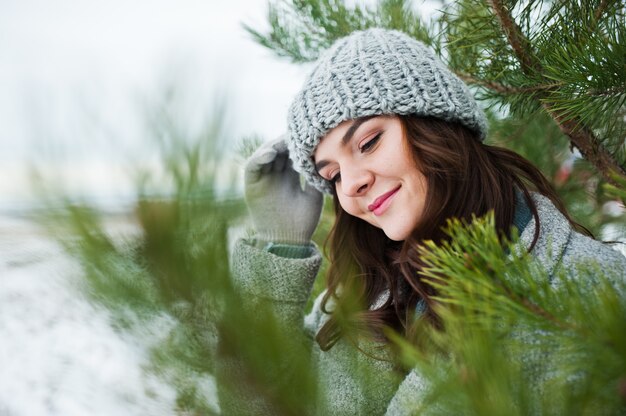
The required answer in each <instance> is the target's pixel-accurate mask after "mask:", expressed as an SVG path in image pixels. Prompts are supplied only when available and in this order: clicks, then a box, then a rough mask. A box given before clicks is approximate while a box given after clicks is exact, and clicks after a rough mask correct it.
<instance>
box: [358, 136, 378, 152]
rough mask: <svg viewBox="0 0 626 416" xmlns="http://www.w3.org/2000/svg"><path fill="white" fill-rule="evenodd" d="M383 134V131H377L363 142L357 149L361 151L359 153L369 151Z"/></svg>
mask: <svg viewBox="0 0 626 416" xmlns="http://www.w3.org/2000/svg"><path fill="white" fill-rule="evenodd" d="M382 135H383V132H382V131H381V132H380V133H378V134H377V135H376V136H374V137H372V139H371V140H369V141H367V142H365V143H363V145H361V148H360V149H359V150H360V151H361V153H365V152H368V151H370V150H371V149H372V148H373V147H374V145H375V144H376V143H378V141H379V140H380V137H381V136H382Z"/></svg>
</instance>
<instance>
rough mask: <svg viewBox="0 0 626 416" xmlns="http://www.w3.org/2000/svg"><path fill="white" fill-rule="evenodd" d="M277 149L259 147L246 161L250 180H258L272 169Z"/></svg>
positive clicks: (247, 175) (247, 177)
mask: <svg viewBox="0 0 626 416" xmlns="http://www.w3.org/2000/svg"><path fill="white" fill-rule="evenodd" d="M276 156H277V153H276V150H274V149H272V148H266V147H264V146H263V148H259V149H258V150H257V151H256V152H254V154H253V155H252V156H250V158H249V159H248V161H247V162H246V172H245V174H246V179H247V180H248V181H257V180H259V178H260V177H261V176H262V175H263V174H266V173H268V172H269V171H270V170H271V169H272V165H273V163H274V161H275V160H276Z"/></svg>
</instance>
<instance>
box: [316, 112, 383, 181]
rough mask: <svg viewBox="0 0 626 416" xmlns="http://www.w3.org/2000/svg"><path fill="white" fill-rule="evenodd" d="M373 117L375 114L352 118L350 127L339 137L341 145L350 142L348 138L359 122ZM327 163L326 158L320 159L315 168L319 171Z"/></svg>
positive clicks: (352, 134)
mask: <svg viewBox="0 0 626 416" xmlns="http://www.w3.org/2000/svg"><path fill="white" fill-rule="evenodd" d="M374 117H376V116H375V115H371V116H366V117H361V118H357V119H356V120H354V122H353V123H352V125H351V126H350V128H348V131H346V134H344V135H343V137H342V138H341V146H345V145H347V144H348V142H350V140H351V139H352V136H354V133H356V131H357V129H358V128H359V127H361V124H363V123H365V122H366V121H367V120H369V119H371V118H374ZM329 163H330V162H329V161H328V160H320V161H319V162H318V163H316V164H315V169H316V170H317V171H318V172H319V171H320V170H321V169H322V168H323V167H324V166H326V165H328V164H329Z"/></svg>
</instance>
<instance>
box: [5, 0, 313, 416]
mask: <svg viewBox="0 0 626 416" xmlns="http://www.w3.org/2000/svg"><path fill="white" fill-rule="evenodd" d="M266 8H267V5H266V3H265V2H264V1H259V0H232V1H213V0H209V1H206V0H204V1H201V0H183V1H171V0H156V1H153V0H151V1H147V0H139V1H133V2H127V1H121V0H111V1H106V2H104V1H97V0H87V1H85V0H80V1H79V0H57V1H54V2H50V1H45V0H20V1H11V0H2V1H0V90H1V91H2V94H0V124H1V125H2V129H1V131H0V339H2V342H0V368H1V369H2V370H1V371H0V414H2V415H85V414H90V415H98V414H101V415H111V414H124V415H132V414H137V415H139V414H142V415H145V414H152V415H156V414H172V413H173V408H174V407H175V402H176V394H175V392H174V391H173V389H172V388H171V387H170V386H168V385H167V384H165V383H164V382H162V381H159V380H158V379H156V378H155V377H153V376H152V377H151V376H147V375H145V372H144V371H142V366H145V365H146V362H147V361H148V354H147V352H146V349H145V348H143V347H142V346H143V345H146V344H147V343H148V344H149V342H150V341H149V340H150V336H153V337H155V336H156V337H158V336H159V335H158V332H159V331H156V332H157V334H156V335H154V334H153V335H149V334H141V335H138V337H140V338H142V339H141V340H138V339H131V338H129V337H128V336H125V335H123V334H121V333H120V331H116V330H115V329H113V328H112V327H111V324H110V316H109V313H108V312H107V311H106V310H105V309H104V308H100V307H98V306H97V303H95V302H89V301H88V300H86V299H85V298H84V296H82V295H81V294H80V292H79V291H80V288H79V287H80V285H78V284H77V279H78V275H79V274H80V268H79V267H78V266H77V265H76V264H75V262H74V261H73V260H72V259H70V258H68V256H67V255H66V254H65V253H64V251H63V249H62V248H60V247H59V245H58V244H57V242H56V241H54V240H53V239H52V238H51V237H50V236H49V235H48V234H47V232H46V231H45V230H43V229H42V226H41V222H40V221H35V220H34V215H35V213H38V212H39V211H41V210H43V209H44V208H45V207H46V206H48V204H55V202H54V201H50V198H55V197H58V198H61V196H62V197H63V198H68V199H70V200H72V201H83V202H86V203H88V204H90V205H91V206H96V207H98V209H99V210H102V211H103V212H106V213H107V215H106V217H105V218H106V219H107V223H106V226H105V228H106V229H107V230H123V231H124V232H133V231H135V226H134V225H133V221H130V220H129V219H128V217H127V216H126V214H127V213H128V212H129V211H131V209H132V205H133V203H134V200H135V198H136V197H137V192H136V185H137V171H138V170H139V168H140V167H141V168H142V169H145V172H155V171H158V170H159V169H160V168H161V166H162V165H161V164H160V163H159V154H160V151H161V150H162V149H161V148H159V146H158V145H157V143H156V142H155V134H154V124H155V123H157V122H159V120H160V121H162V120H163V118H162V117H160V116H159V111H160V110H159V109H162V108H165V107H167V109H168V110H167V111H168V112H169V114H170V115H171V116H172V118H174V119H176V121H177V126H178V127H180V128H183V129H185V132H181V135H187V136H189V135H193V134H195V133H194V132H201V131H202V129H203V126H204V125H205V124H206V123H207V121H208V120H213V119H215V118H216V117H219V118H220V122H221V126H222V127H221V128H222V133H223V141H222V143H223V144H226V145H228V146H230V145H233V147H235V146H236V144H237V143H238V142H239V141H240V140H241V139H242V138H243V137H247V136H255V137H260V138H264V139H265V138H271V137H274V136H277V135H279V134H281V133H282V132H283V131H284V129H285V118H286V111H287V106H288V103H289V100H290V99H291V97H292V96H293V95H294V93H295V91H296V89H297V88H298V87H299V85H300V84H301V82H302V79H303V76H304V72H305V68H304V67H303V66H294V65H290V64H288V63H286V62H282V61H281V60H279V59H276V58H275V57H273V56H272V55H271V53H270V52H269V51H267V50H265V49H264V48H262V47H261V46H259V45H258V44H255V43H254V42H253V41H252V39H251V36H250V35H249V34H248V33H246V32H245V31H244V30H243V29H242V26H241V25H242V23H246V24H248V25H253V26H255V27H257V28H263V27H265V26H267V23H266V22H265V15H266V13H267V10H266ZM217 107H219V108H217ZM224 160H225V161H227V163H235V162H234V160H235V158H233V157H228V158H224ZM41 188H46V189H47V191H45V193H46V195H47V199H46V198H42V192H44V191H43V190H42V189H41ZM50 189H53V191H51V190H50ZM153 191H154V190H153ZM165 191H166V189H160V190H159V191H158V192H165ZM155 192H157V191H155ZM44 200H45V202H44ZM57 205H61V202H60V201H58V202H57ZM35 216H36V215H35ZM164 321H165V322H162V325H165V327H167V325H168V324H167V319H164ZM157 326H158V325H157ZM207 391H209V392H210V391H211V388H210V387H209V388H208V389H207Z"/></svg>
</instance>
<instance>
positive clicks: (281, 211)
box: [245, 137, 324, 244]
mask: <svg viewBox="0 0 626 416" xmlns="http://www.w3.org/2000/svg"><path fill="white" fill-rule="evenodd" d="M245 194H246V203H247V204H248V209H249V211H250V215H251V216H252V221H253V222H254V226H255V229H256V232H257V236H258V238H259V239H261V240H263V241H267V242H275V243H286V244H308V243H309V242H310V240H311V236H312V235H313V231H315V227H317V223H318V222H319V220H320V214H321V211H322V204H323V202H324V199H323V196H322V194H321V193H320V192H319V191H318V190H316V189H315V188H314V187H312V186H310V185H308V184H307V185H306V188H305V189H302V186H301V185H300V175H299V174H298V173H297V172H296V171H294V170H293V167H292V164H291V160H290V159H289V150H288V149H287V145H286V143H285V141H284V140H283V137H280V138H278V139H276V140H273V141H270V142H267V143H265V144H263V145H262V146H261V147H260V148H259V149H258V150H257V151H256V152H254V154H253V155H252V156H250V158H249V159H248V161H247V162H246V171H245Z"/></svg>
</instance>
